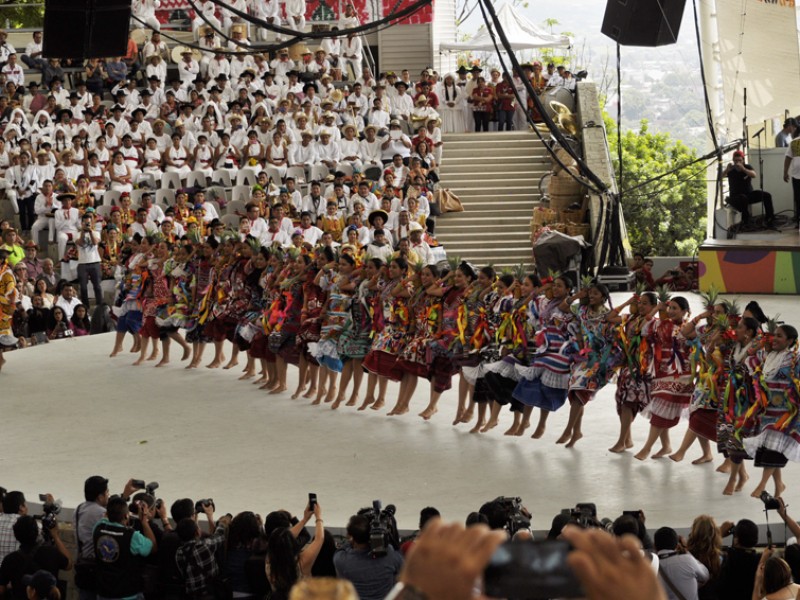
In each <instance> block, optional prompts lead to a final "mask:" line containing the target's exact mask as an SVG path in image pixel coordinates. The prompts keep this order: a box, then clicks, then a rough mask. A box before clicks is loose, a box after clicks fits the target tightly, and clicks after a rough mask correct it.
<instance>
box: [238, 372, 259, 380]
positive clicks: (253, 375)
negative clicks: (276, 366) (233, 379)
mask: <svg viewBox="0 0 800 600" xmlns="http://www.w3.org/2000/svg"><path fill="white" fill-rule="evenodd" d="M255 376H256V374H255V373H254V372H253V371H245V372H244V375H242V376H241V377H239V381H243V380H245V379H252V378H253V377H255Z"/></svg>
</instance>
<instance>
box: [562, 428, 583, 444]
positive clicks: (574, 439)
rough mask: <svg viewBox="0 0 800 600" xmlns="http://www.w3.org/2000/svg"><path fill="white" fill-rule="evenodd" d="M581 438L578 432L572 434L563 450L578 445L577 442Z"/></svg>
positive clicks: (581, 435)
mask: <svg viewBox="0 0 800 600" xmlns="http://www.w3.org/2000/svg"><path fill="white" fill-rule="evenodd" d="M582 437H583V434H582V433H581V432H580V431H579V432H578V433H573V434H572V437H571V438H570V439H569V442H567V445H566V446H565V448H573V447H574V446H575V444H577V443H578V440H579V439H581V438H582Z"/></svg>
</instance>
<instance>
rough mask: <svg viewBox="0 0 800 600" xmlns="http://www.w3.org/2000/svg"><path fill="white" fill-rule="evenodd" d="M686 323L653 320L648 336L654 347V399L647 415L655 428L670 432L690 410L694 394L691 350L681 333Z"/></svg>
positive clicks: (647, 331) (648, 327) (652, 391)
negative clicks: (685, 412)
mask: <svg viewBox="0 0 800 600" xmlns="http://www.w3.org/2000/svg"><path fill="white" fill-rule="evenodd" d="M682 326H683V323H675V322H673V321H672V320H670V319H663V320H661V319H653V320H652V321H650V322H649V323H647V325H645V329H644V334H645V335H646V336H647V337H648V340H649V342H650V344H652V346H653V369H654V371H653V382H652V385H651V388H650V389H651V396H652V400H651V402H650V404H649V405H648V406H647V409H646V410H645V413H646V414H647V415H649V417H650V424H651V425H652V426H653V427H660V428H662V429H669V428H670V427H674V426H675V425H677V424H678V421H680V418H681V415H682V414H683V413H684V411H688V408H689V402H690V400H691V398H692V392H693V391H694V389H693V386H692V375H691V372H690V363H689V348H688V346H687V343H686V338H685V337H684V335H683V334H682V333H681V327H682Z"/></svg>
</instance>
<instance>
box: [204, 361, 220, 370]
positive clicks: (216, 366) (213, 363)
mask: <svg viewBox="0 0 800 600" xmlns="http://www.w3.org/2000/svg"><path fill="white" fill-rule="evenodd" d="M221 364H222V362H221V361H218V360H213V361H211V362H210V363H209V364H207V365H206V369H219V367H220V365H221Z"/></svg>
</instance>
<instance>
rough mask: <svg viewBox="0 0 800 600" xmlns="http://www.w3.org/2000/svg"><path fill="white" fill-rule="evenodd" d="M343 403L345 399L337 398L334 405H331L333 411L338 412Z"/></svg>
mask: <svg viewBox="0 0 800 600" xmlns="http://www.w3.org/2000/svg"><path fill="white" fill-rule="evenodd" d="M343 401H344V398H336V400H334V402H333V404H331V410H336V409H337V408H339V405H340V404H341V403H342V402H343Z"/></svg>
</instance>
